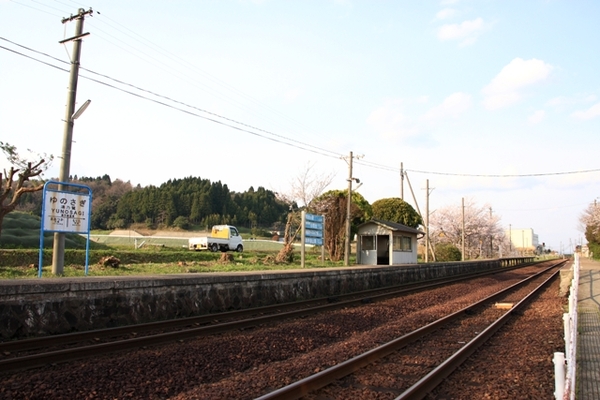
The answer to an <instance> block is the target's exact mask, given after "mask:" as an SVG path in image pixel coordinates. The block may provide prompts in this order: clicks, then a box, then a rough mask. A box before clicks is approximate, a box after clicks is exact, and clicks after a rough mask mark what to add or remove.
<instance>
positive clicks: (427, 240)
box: [425, 179, 429, 263]
mask: <svg viewBox="0 0 600 400" xmlns="http://www.w3.org/2000/svg"><path fill="white" fill-rule="evenodd" d="M425 193H427V195H426V196H427V197H425V262H426V263H427V262H429V179H427V180H426V183H425Z"/></svg>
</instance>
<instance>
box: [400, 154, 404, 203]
mask: <svg viewBox="0 0 600 400" xmlns="http://www.w3.org/2000/svg"><path fill="white" fill-rule="evenodd" d="M400 198H401V199H402V200H404V163H400Z"/></svg>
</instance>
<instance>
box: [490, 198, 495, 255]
mask: <svg viewBox="0 0 600 400" xmlns="http://www.w3.org/2000/svg"><path fill="white" fill-rule="evenodd" d="M492 222H493V218H492V207H490V229H491V228H492ZM493 240H494V236H493V235H492V232H490V258H494V245H493Z"/></svg>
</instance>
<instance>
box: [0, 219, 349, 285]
mask: <svg viewBox="0 0 600 400" xmlns="http://www.w3.org/2000/svg"><path fill="white" fill-rule="evenodd" d="M2 227H3V231H2V236H1V237H0V279H27V278H36V277H37V276H38V267H37V265H38V263H39V244H40V243H39V242H40V238H39V236H40V221H39V218H37V217H34V216H32V215H29V214H25V213H18V212H14V213H10V214H8V215H7V216H6V217H5V221H4V223H3V226H2ZM122 233H123V232H118V234H109V232H94V233H92V234H90V252H89V263H88V276H123V275H154V274H190V273H214V272H236V271H268V270H285V269H298V268H301V267H302V266H301V260H300V259H301V255H300V248H299V246H297V247H296V250H295V252H294V258H293V261H292V262H291V263H287V264H281V263H275V262H274V260H275V256H276V255H277V253H278V252H279V250H280V249H281V248H282V246H283V244H282V243H281V242H275V241H272V240H262V239H260V240H254V239H251V240H248V239H247V240H244V252H243V253H225V254H228V255H229V257H227V256H224V255H223V253H220V252H217V253H211V252H208V251H203V252H195V251H191V250H188V248H187V243H188V237H190V236H192V235H198V236H199V235H200V234H198V233H190V232H174V233H173V236H167V235H169V232H165V231H162V232H159V233H157V234H155V235H150V234H149V233H152V232H144V233H145V235H141V234H139V233H137V232H133V231H132V233H131V232H128V234H122ZM67 237H68V240H67V242H66V250H65V261H64V271H63V275H62V276H66V277H77V276H85V257H86V254H85V248H86V237H87V235H84V236H81V235H74V234H73V235H71V234H69V235H67ZM42 255H43V262H42V267H43V268H42V270H43V277H53V276H54V275H52V267H51V264H52V234H51V233H47V232H46V233H45V234H44V250H43V253H42ZM109 256H112V257H116V258H117V259H119V260H120V263H119V265H118V266H117V267H110V266H106V265H102V264H101V263H100V261H101V260H102V258H104V257H109ZM305 256H306V257H305V265H304V267H305V268H325V267H339V266H342V265H343V262H342V261H338V262H331V261H328V260H325V261H323V260H322V259H321V248H320V247H319V248H317V247H310V246H307V247H306V252H305Z"/></svg>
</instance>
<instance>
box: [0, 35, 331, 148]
mask: <svg viewBox="0 0 600 400" xmlns="http://www.w3.org/2000/svg"><path fill="white" fill-rule="evenodd" d="M0 39H1V40H4V41H7V42H9V43H13V44H15V45H17V46H20V47H22V48H24V49H28V50H31V51H33V52H36V53H38V54H41V55H45V56H48V57H50V58H52V59H53V60H56V61H59V62H61V63H64V64H69V63H68V62H66V61H63V60H60V59H58V58H56V57H53V56H50V55H47V54H45V53H42V52H38V51H36V50H33V49H30V48H28V47H26V46H23V45H19V44H17V43H14V42H12V41H10V40H8V39H6V38H4V37H0ZM0 48H1V49H4V50H8V51H10V52H13V53H15V54H18V55H21V56H23V57H26V58H29V59H31V60H34V61H37V62H40V63H42V64H44V65H48V66H51V67H53V68H55V69H58V70H61V71H64V72H69V70H68V69H66V68H62V67H59V66H57V65H54V64H51V63H48V62H45V61H42V60H39V59H37V58H35V57H31V56H29V55H26V54H23V53H21V52H18V51H16V50H13V49H9V48H7V47H4V46H0ZM80 69H81V70H85V71H87V72H90V73H93V74H97V73H95V72H93V71H90V70H87V69H84V68H83V67H80ZM97 75H98V76H101V77H104V78H107V79H111V80H113V81H115V82H117V83H119V84H123V85H127V86H130V87H132V88H134V89H136V90H140V91H142V92H145V93H148V94H151V95H153V96H156V97H159V98H163V99H165V100H168V101H171V102H173V103H176V104H180V105H183V106H185V107H188V108H192V109H196V110H198V111H201V112H204V113H207V114H209V115H212V116H215V117H218V118H222V119H224V120H226V121H229V122H233V123H236V124H239V125H242V126H245V127H247V128H250V129H255V130H258V131H260V132H263V133H267V134H269V135H272V136H275V137H276V138H272V137H268V136H265V135H261V134H260V133H257V132H254V131H251V130H250V129H245V128H240V127H239V126H235V125H232V124H229V123H225V122H223V121H219V120H217V119H215V118H210V117H206V116H204V115H200V114H197V113H194V112H191V111H188V110H184V109H183V108H180V107H176V106H173V105H171V104H168V103H166V102H163V101H158V100H156V99H152V98H150V97H147V96H144V95H141V94H139V93H135V92H132V91H129V90H125V89H123V88H120V87H117V86H115V85H111V84H109V83H107V82H104V81H101V80H99V79H94V78H91V77H89V76H85V75H82V74H80V77H81V78H84V79H87V80H90V81H93V82H96V83H98V84H101V85H104V86H107V87H110V88H112V89H116V90H119V91H121V92H124V93H127V94H129V95H132V96H135V97H138V98H142V99H145V100H149V101H152V102H154V103H157V104H160V105H163V106H166V107H169V108H172V109H174V110H178V111H181V112H184V113H186V114H189V115H193V116H196V117H199V118H203V119H205V120H208V121H211V122H215V123H218V124H221V125H224V126H227V127H230V128H233V129H236V130H239V131H243V132H246V133H250V134H252V135H255V136H258V137H262V138H264V139H268V140H271V141H274V142H277V143H281V144H286V145H288V146H292V147H295V148H298V149H301V150H305V151H310V152H312V153H315V154H320V155H323V156H326V157H332V158H338V157H339V154H337V153H334V152H331V151H329V150H326V149H321V148H319V147H316V146H312V145H310V144H307V143H303V142H300V141H298V140H294V139H291V138H287V137H285V136H283V135H278V134H275V133H272V132H268V131H265V130H262V129H260V128H255V127H253V126H251V125H248V124H245V123H242V122H239V121H236V120H233V119H230V118H227V117H223V116H221V115H218V114H215V113H212V112H210V111H206V110H203V109H200V108H197V107H195V106H191V105H188V104H185V103H183V102H179V101H177V100H174V99H170V98H169V97H166V96H162V95H160V94H157V93H154V92H151V91H148V90H145V89H142V88H139V87H137V86H135V85H131V84H128V83H126V82H122V81H119V80H116V79H114V78H111V77H108V76H106V75H102V74H97ZM277 138H279V139H277ZM289 142H293V143H289ZM294 143H295V144H294ZM328 153H331V154H328Z"/></svg>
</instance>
